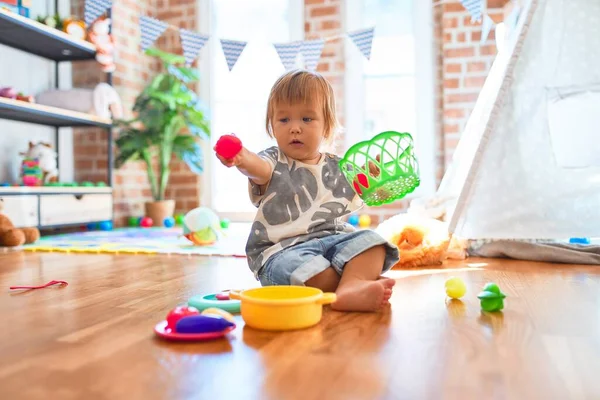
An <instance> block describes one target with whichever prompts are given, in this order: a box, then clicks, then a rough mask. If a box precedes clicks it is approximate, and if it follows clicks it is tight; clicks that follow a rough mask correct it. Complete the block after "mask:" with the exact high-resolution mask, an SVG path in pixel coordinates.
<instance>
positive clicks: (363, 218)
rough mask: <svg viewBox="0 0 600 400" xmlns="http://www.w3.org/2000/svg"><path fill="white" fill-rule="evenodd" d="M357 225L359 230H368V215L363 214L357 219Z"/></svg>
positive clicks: (369, 223) (369, 224) (369, 222)
mask: <svg viewBox="0 0 600 400" xmlns="http://www.w3.org/2000/svg"><path fill="white" fill-rule="evenodd" d="M358 225H359V226H360V227H361V228H368V227H369V226H371V217H370V216H369V215H368V214H363V215H361V216H360V218H359V219H358Z"/></svg>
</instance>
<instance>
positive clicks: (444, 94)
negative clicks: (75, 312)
mask: <svg viewBox="0 0 600 400" xmlns="http://www.w3.org/2000/svg"><path fill="white" fill-rule="evenodd" d="M507 2H508V0H488V2H487V3H488V4H487V8H488V10H487V12H488V14H490V16H491V17H492V19H494V21H495V22H500V21H502V20H503V12H504V6H505V4H506V3H507ZM72 10H73V14H74V15H79V16H82V15H83V0H76V1H74V3H73V7H72ZM140 13H145V14H148V15H151V16H155V17H157V18H159V19H161V20H163V21H166V22H169V23H170V24H172V25H175V26H179V27H183V28H187V29H196V28H197V27H196V25H195V24H196V13H197V10H196V1H195V0H149V1H143V2H134V1H133V0H117V1H115V2H114V8H113V14H114V18H113V20H114V25H113V29H114V37H115V40H116V43H117V48H118V55H117V59H116V61H117V71H116V73H115V75H114V85H115V87H116V88H117V90H118V91H119V93H120V94H121V96H122V98H123V101H124V106H125V108H126V109H128V108H129V107H131V105H132V103H133V99H134V98H135V96H136V95H137V94H138V93H139V91H140V90H141V89H142V88H143V86H144V84H145V83H146V82H147V81H148V80H149V79H151V77H152V76H153V74H155V73H156V72H157V71H158V70H159V65H157V63H155V62H153V60H152V59H150V58H149V57H146V56H144V55H142V54H141V52H140V50H139V31H138V15H139V14H140ZM304 13H305V15H304V16H305V38H307V39H312V38H317V37H330V36H334V35H337V34H340V33H344V28H343V27H344V23H343V2H342V0H305V9H304ZM432 13H433V18H434V27H433V29H434V30H435V31H434V39H435V40H434V43H432V46H434V51H435V54H436V57H435V59H436V60H437V70H436V71H437V74H436V78H437V82H436V88H437V91H436V97H437V98H436V107H437V110H436V111H437V115H438V118H436V131H437V143H438V145H437V162H438V165H437V172H438V173H437V176H438V179H441V177H442V176H443V173H444V170H445V168H446V167H447V165H448V163H449V162H450V160H451V157H452V154H453V151H454V149H455V147H456V145H457V143H458V140H459V138H460V133H461V132H462V130H463V129H464V127H465V124H466V121H467V119H468V117H469V115H470V113H471V111H472V110H473V107H474V104H475V102H476V100H477V96H478V94H479V91H480V90H481V87H482V85H483V82H484V80H485V77H486V75H487V73H488V71H489V68H490V66H491V64H492V62H493V59H494V57H495V54H496V48H495V44H494V40H493V39H494V33H493V32H492V33H491V34H490V37H489V38H488V41H487V42H486V43H484V44H483V45H480V43H479V40H480V38H481V25H480V24H479V23H475V24H472V23H471V21H470V16H469V15H468V13H467V11H466V10H465V9H464V8H463V6H462V5H461V4H460V1H459V0H446V1H444V2H443V3H438V5H437V6H435V7H432ZM344 44H345V41H344V40H343V39H336V40H331V41H327V42H326V44H325V47H324V49H323V53H322V58H321V60H320V62H319V64H318V67H317V70H318V71H319V72H321V73H322V74H323V75H324V76H326V77H327V78H328V79H329V80H330V82H331V84H332V86H333V88H334V90H335V92H336V97H337V100H338V103H337V108H338V112H339V117H340V122H341V123H342V125H343V123H344V51H345V49H344ZM157 45H158V47H159V48H161V49H163V50H167V51H173V52H180V51H181V44H180V42H179V36H178V34H177V31H176V30H170V31H167V32H166V33H165V35H164V36H163V37H162V38H161V39H159V41H158V42H157ZM202 54H204V53H201V56H202ZM98 71H99V69H98V68H97V66H96V65H95V63H94V62H90V63H86V64H76V65H75V67H74V75H73V76H74V78H73V80H74V84H75V85H76V86H79V87H91V86H93V85H94V84H95V83H97V82H99V81H100V80H102V79H103V76H102V74H100V73H99V72H98ZM75 143H76V145H75V155H76V156H75V158H76V159H75V163H76V164H75V165H76V179H77V180H105V179H106V175H105V172H104V169H105V167H106V161H105V160H106V140H105V136H104V133H103V132H102V131H97V130H79V131H77V133H76V137H75ZM342 143H343V137H338V140H337V142H336V150H338V151H340V149H341V148H342ZM172 171H173V175H172V179H171V185H170V187H169V188H168V190H167V195H168V196H169V197H170V198H176V199H177V209H178V210H179V211H185V210H189V209H191V208H193V207H195V206H197V205H198V203H199V198H200V192H199V187H200V182H199V179H200V178H199V177H198V176H196V175H194V174H192V173H191V172H189V170H187V168H186V167H185V166H184V165H182V164H181V163H178V162H176V161H174V164H173V167H172ZM147 200H150V190H149V186H148V183H147V179H146V173H145V170H144V165H143V164H140V163H131V164H129V165H127V166H126V167H124V168H123V169H121V170H118V171H116V172H115V215H116V218H117V220H118V221H117V222H122V221H123V218H124V217H127V216H129V215H142V214H143V203H144V202H145V201H147ZM406 206H407V202H406V201H402V202H397V203H394V204H393V205H389V206H384V207H378V208H375V209H367V210H366V212H367V213H369V214H371V215H372V219H373V221H374V222H375V223H376V222H377V221H378V220H381V219H382V218H386V217H388V216H391V215H394V214H396V213H398V212H399V211H401V210H403V209H405V207H406Z"/></svg>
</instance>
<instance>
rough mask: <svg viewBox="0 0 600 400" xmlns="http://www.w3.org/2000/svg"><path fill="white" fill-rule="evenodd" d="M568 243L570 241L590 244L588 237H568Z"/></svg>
mask: <svg viewBox="0 0 600 400" xmlns="http://www.w3.org/2000/svg"><path fill="white" fill-rule="evenodd" d="M569 243H571V244H590V243H591V241H590V239H589V238H571V239H569Z"/></svg>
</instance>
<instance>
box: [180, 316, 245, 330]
mask: <svg viewBox="0 0 600 400" xmlns="http://www.w3.org/2000/svg"><path fill="white" fill-rule="evenodd" d="M233 326H235V324H234V323H233V322H231V321H227V320H226V319H225V318H221V317H219V316H215V315H191V316H188V317H185V318H181V319H180V320H179V321H177V324H176V325H175V332H177V333H213V332H222V331H224V330H225V329H227V328H230V327H233Z"/></svg>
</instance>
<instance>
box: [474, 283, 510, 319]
mask: <svg viewBox="0 0 600 400" xmlns="http://www.w3.org/2000/svg"><path fill="white" fill-rule="evenodd" d="M477 298H478V299H479V300H480V302H481V309H482V310H483V311H489V312H494V311H500V310H502V309H503V308H504V299H505V298H506V295H505V294H504V293H502V292H501V291H500V288H499V287H498V285H496V284H495V283H492V282H490V283H488V284H486V285H485V286H484V288H483V291H482V292H481V293H479V294H478V295H477Z"/></svg>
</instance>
